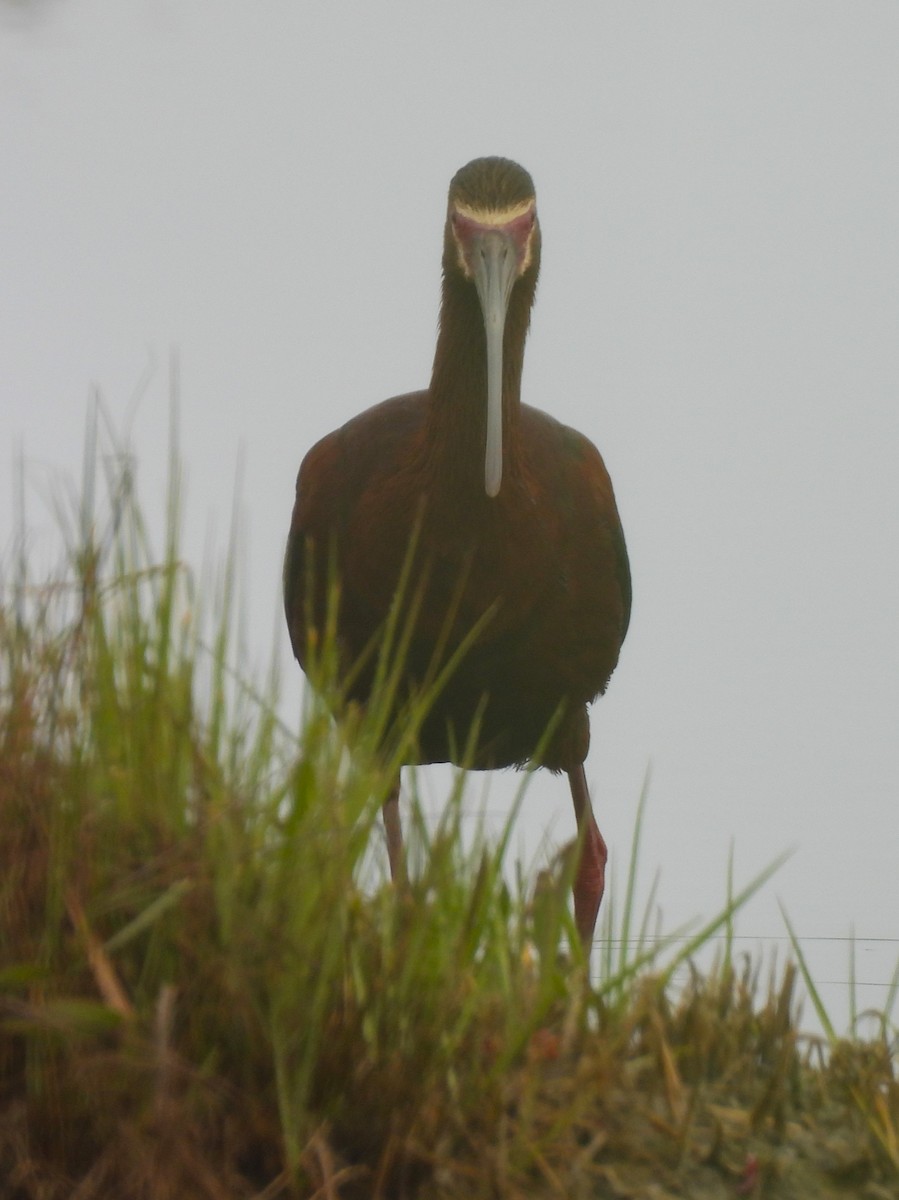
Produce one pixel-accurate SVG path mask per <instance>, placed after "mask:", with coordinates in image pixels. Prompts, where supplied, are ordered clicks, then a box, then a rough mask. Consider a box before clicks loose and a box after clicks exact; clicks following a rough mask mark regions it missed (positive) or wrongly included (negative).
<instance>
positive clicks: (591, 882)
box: [568, 763, 609, 955]
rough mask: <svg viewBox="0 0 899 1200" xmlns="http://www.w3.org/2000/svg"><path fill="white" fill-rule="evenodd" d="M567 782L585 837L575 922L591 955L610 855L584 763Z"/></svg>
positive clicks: (577, 880)
mask: <svg viewBox="0 0 899 1200" xmlns="http://www.w3.org/2000/svg"><path fill="white" fill-rule="evenodd" d="M568 782H569V784H570V785H571V798H572V800H573V801H574V813H575V816H576V817H577V827H578V831H579V832H580V833H581V835H582V842H581V859H580V862H579V863H578V867H577V874H576V875H575V879H574V921H575V924H576V925H577V931H578V933H579V934H580V935H581V941H582V942H583V943H584V949H585V951H586V952H587V954H588V955H589V953H590V949H591V947H592V945H593V930H594V929H595V927H596V916H597V913H598V912H599V903H600V901H601V900H602V894H603V890H604V889H605V885H606V859H607V858H608V857H609V852H608V850H607V849H606V844H605V842H604V841H603V837H602V834H601V833H600V832H599V826H598V825H597V824H596V818H595V817H594V816H593V806H592V805H591V803H590V793H589V792H588V791H587V776H586V774H585V773H584V765H583V763H578V765H577V766H576V767H573V768H572V769H571V770H570V771H569V772H568Z"/></svg>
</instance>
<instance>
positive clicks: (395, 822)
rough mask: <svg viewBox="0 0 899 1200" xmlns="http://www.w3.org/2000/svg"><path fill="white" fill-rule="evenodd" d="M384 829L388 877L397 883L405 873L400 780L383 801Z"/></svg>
mask: <svg viewBox="0 0 899 1200" xmlns="http://www.w3.org/2000/svg"><path fill="white" fill-rule="evenodd" d="M382 811H383V814H384V831H385V833H386V834H387V857H388V859H389V860H390V878H391V879H392V880H393V881H394V883H397V882H398V881H399V880H401V879H402V878H403V876H404V874H405V867H404V864H403V826H402V824H401V823H400V781H399V777H397V781H396V783H395V784H394V785H393V787H392V788H391V790H390V795H389V796H388V797H387V799H386V800H385V801H384V807H383V810H382Z"/></svg>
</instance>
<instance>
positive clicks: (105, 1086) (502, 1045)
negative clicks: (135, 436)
mask: <svg viewBox="0 0 899 1200" xmlns="http://www.w3.org/2000/svg"><path fill="white" fill-rule="evenodd" d="M130 464H131V459H130V456H129V453H128V450H127V447H123V446H121V445H119V444H118V443H117V441H116V439H115V436H114V434H113V431H112V430H111V429H110V427H109V425H108V423H107V422H105V418H104V417H103V414H102V409H100V408H98V409H97V410H96V412H95V413H94V415H93V417H92V420H91V422H90V423H89V429H88V436H87V438H86V453H85V470H84V479H83V484H82V488H81V492H80V495H79V496H78V497H77V500H76V502H75V504H74V505H72V504H71V503H70V504H69V505H68V507H66V506H63V507H62V508H61V509H60V513H59V519H60V521H61V523H62V525H63V527H64V528H65V529H66V530H67V531H68V542H67V562H66V566H65V570H64V571H63V572H61V576H60V578H59V579H57V580H54V581H52V582H50V583H45V582H41V581H37V580H33V579H31V578H30V577H29V575H28V563H27V556H26V555H24V554H17V555H14V560H13V569H12V575H11V578H10V580H9V582H8V583H7V584H6V586H5V590H4V603H3V605H2V608H0V857H2V862H3V863H4V871H3V875H2V878H0V1018H2V1026H0V1081H2V1082H0V1198H4V1197H7V1196H9V1197H16V1198H19V1197H24V1198H26V1200H30V1198H31V1197H41V1198H54V1200H55V1197H57V1196H59V1197H62V1196H65V1197H80V1198H81V1200H85V1198H90V1197H101V1196H102V1197H107V1196H113V1195H115V1196H129V1197H130V1196H135V1197H140V1196H146V1197H154V1198H155V1197H168V1196H171V1197H179V1198H180V1197H189V1196H204V1197H207V1196H208V1197H225V1196H228V1197H236V1196H247V1197H249V1196H256V1197H263V1196H265V1197H274V1196H279V1195H296V1196H309V1195H313V1194H314V1195H316V1196H338V1195H339V1196H342V1197H351V1196H356V1195H358V1196H364V1197H391V1196H406V1195H408V1196H411V1195H414V1194H417V1193H418V1192H420V1193H421V1194H422V1195H424V1194H427V1195H432V1196H461V1195H466V1196H468V1195H471V1196H481V1195H483V1196H487V1195H491V1196H496V1195H499V1196H514V1195H522V1194H528V1195H544V1194H546V1195H574V1194H583V1195H588V1194H591V1195H592V1194H600V1193H599V1192H598V1191H590V1190H589V1189H590V1188H595V1187H597V1186H598V1184H597V1181H598V1180H600V1179H601V1178H603V1177H604V1176H603V1170H605V1166H604V1164H605V1163H608V1162H612V1161H614V1162H617V1163H618V1167H617V1168H616V1169H619V1170H623V1169H625V1168H624V1166H623V1165H622V1164H625V1163H626V1162H628V1161H630V1162H633V1161H635V1156H636V1159H639V1158H640V1155H641V1154H642V1155H643V1156H644V1157H646V1156H647V1155H648V1156H649V1159H650V1160H654V1161H655V1163H656V1172H657V1175H658V1173H659V1172H663V1171H675V1172H677V1171H681V1172H683V1171H684V1170H685V1169H686V1167H687V1165H688V1164H690V1163H692V1162H694V1160H695V1161H698V1159H699V1158H702V1159H703V1161H705V1160H706V1159H708V1158H709V1156H710V1155H712V1153H713V1151H714V1154H716V1155H717V1156H718V1160H719V1161H718V1165H719V1168H720V1170H721V1171H724V1172H725V1174H726V1173H727V1171H731V1172H732V1173H733V1172H737V1176H739V1169H742V1168H739V1169H738V1167H739V1155H740V1154H741V1153H744V1151H745V1147H746V1145H748V1144H749V1139H751V1138H753V1137H756V1138H757V1137H761V1136H762V1135H763V1134H764V1135H765V1136H767V1134H766V1132H765V1131H766V1130H770V1129H774V1130H775V1132H776V1133H777V1135H778V1136H779V1137H781V1138H782V1137H783V1136H784V1131H785V1129H786V1127H787V1111H788V1108H789V1105H790V1103H791V1102H794V1101H795V1098H796V1096H798V1095H799V1094H800V1093H801V1092H802V1089H803V1088H808V1087H809V1086H810V1085H809V1083H808V1081H807V1079H806V1077H805V1076H804V1075H803V1067H802V1064H801V1061H800V1057H799V1052H798V1045H797V1034H796V1030H795V1021H794V1008H795V1000H794V993H793V982H794V974H793V973H792V972H787V974H786V975H785V976H784V977H783V979H782V980H779V981H777V980H775V979H773V978H772V980H771V982H770V984H769V986H768V989H767V993H766V994H761V995H760V986H759V982H758V971H757V968H755V967H752V966H751V965H750V964H746V965H744V966H743V967H742V968H741V967H739V966H738V965H737V964H735V963H734V962H733V960H732V958H731V954H730V949H729V946H730V943H729V942H728V943H727V945H728V950H727V953H726V954H725V956H724V960H723V961H722V962H721V963H719V965H718V968H717V969H716V970H715V971H714V972H713V974H712V976H711V977H710V978H707V979H703V978H701V977H700V976H699V975H698V974H696V973H695V972H694V973H693V974H691V976H690V980H689V982H688V984H687V985H686V987H684V988H682V989H680V990H679V991H674V990H673V989H672V988H671V986H670V980H671V976H672V973H673V971H674V970H675V968H676V967H678V966H682V965H683V964H684V963H687V962H688V961H689V960H690V959H691V956H692V955H693V954H694V953H695V952H696V950H697V949H698V948H699V947H700V946H701V945H702V944H703V943H704V942H705V941H707V939H708V938H709V937H710V936H711V935H712V934H713V933H715V932H717V930H719V929H720V928H724V929H725V930H727V931H729V930H730V929H731V926H732V921H733V917H734V913H735V912H736V911H737V909H738V908H739V907H740V905H741V904H742V903H744V902H745V900H746V899H747V898H748V896H749V895H751V894H752V892H753V891H755V890H756V889H757V888H758V887H760V886H761V885H762V884H763V883H764V882H765V880H766V879H767V878H768V877H769V875H770V873H771V871H772V870H774V869H775V868H776V865H777V864H774V865H773V866H772V867H771V868H769V869H768V870H767V871H765V872H763V873H762V874H761V875H760V876H759V877H757V878H756V879H755V880H753V881H751V882H750V884H749V885H747V886H746V887H744V888H743V889H742V890H739V891H736V892H734V889H733V886H732V884H731V885H729V891H728V898H727V901H726V903H725V905H724V907H723V909H722V912H721V913H720V914H719V915H718V916H717V917H716V918H715V919H714V920H712V921H711V922H708V923H707V924H706V925H704V926H703V927H702V928H701V930H700V931H699V933H698V934H696V935H694V936H693V937H692V938H689V939H684V938H683V937H677V936H675V937H673V938H672V939H670V940H669V941H666V940H665V939H662V940H661V941H660V940H659V939H658V938H657V937H656V936H654V935H653V936H651V930H650V913H651V912H652V911H653V904H654V896H655V889H654V888H653V890H652V892H651V905H650V907H649V908H648V909H647V911H646V913H644V914H643V915H642V916H638V914H637V913H636V911H635V899H634V897H635V879H636V870H637V862H638V856H639V855H638V847H639V832H640V825H641V822H642V820H643V814H644V806H645V795H644V797H643V799H641V801H640V804H639V805H638V808H637V817H636V824H635V833H634V845H633V853H632V857H631V863H630V870H629V873H628V877H627V880H626V881H625V888H624V898H623V902H622V905H621V909H620V913H621V915H620V916H619V915H618V911H619V910H618V904H617V902H616V900H615V897H614V896H613V895H610V896H609V898H608V899H607V902H606V909H605V917H604V921H605V925H604V928H603V934H602V943H603V945H602V948H601V950H600V960H601V961H600V970H599V976H598V980H596V981H591V979H590V978H589V976H588V973H587V969H586V964H585V963H584V962H583V958H582V956H581V955H580V951H579V950H578V949H577V948H575V949H573V950H571V951H569V950H568V949H567V946H568V945H569V944H571V945H573V946H575V947H576V946H577V939H576V937H575V936H574V930H573V925H572V919H571V916H570V913H569V909H568V897H569V888H570V882H571V876H572V872H573V869H574V855H573V853H571V852H568V853H566V854H562V855H560V856H559V857H558V858H557V859H556V860H555V861H554V863H553V865H552V866H551V867H550V868H548V869H547V870H545V871H543V872H541V873H540V874H539V875H538V877H537V878H536V879H535V880H533V881H531V880H527V879H524V878H522V879H521V884H520V888H519V892H520V894H518V893H513V892H512V891H510V889H509V886H508V884H507V882H506V880H505V877H504V873H503V869H502V867H503V859H504V855H505V852H506V849H507V845H508V841H509V836H510V830H511V827H512V822H513V821H514V817H515V809H514V808H513V812H512V814H511V815H510V817H509V820H508V822H507V824H506V826H505V828H504V830H503V832H502V834H501V836H500V837H499V839H498V840H496V841H495V842H492V841H490V840H489V839H488V838H487V836H486V835H485V834H484V832H483V830H482V829H480V830H478V832H477V833H476V835H475V836H474V838H473V839H463V838H462V837H461V836H460V825H461V820H462V813H463V803H464V796H463V791H464V782H463V779H462V777H461V776H460V777H459V780H458V783H457V785H456V786H455V787H454V789H453V791H452V792H451V794H450V795H449V796H448V797H447V802H446V806H445V810H444V813H443V815H442V817H441V819H440V820H439V822H438V823H437V826H436V828H431V827H430V826H429V824H428V823H427V822H426V820H425V819H424V816H423V814H422V811H421V809H420V807H419V806H418V805H417V802H416V799H415V797H414V796H413V798H412V802H411V816H410V820H409V822H408V823H409V836H408V843H409V846H408V854H409V861H410V872H409V879H408V881H407V883H406V884H405V885H404V886H402V887H400V888H395V887H393V886H392V885H391V884H390V883H389V882H388V880H387V875H386V859H385V855H384V851H383V847H382V840H381V830H380V823H379V815H380V810H381V805H382V803H383V801H384V799H385V797H386V795H387V793H388V790H389V788H390V787H391V785H392V782H393V779H394V777H395V774H396V771H397V768H398V764H399V762H400V761H401V759H402V754H403V746H402V743H401V742H400V743H399V744H398V745H397V746H396V747H395V748H394V750H393V751H392V752H391V753H389V754H387V755H385V754H384V753H383V751H381V750H380V749H379V747H380V746H381V745H382V744H383V733H384V729H385V722H386V714H387V712H388V711H389V709H390V708H391V705H392V700H393V695H394V690H395V679H396V675H395V667H394V666H393V665H392V664H393V659H392V657H391V653H392V650H393V649H397V648H398V650H399V651H400V652H401V649H402V639H403V636H404V633H403V630H402V629H401V628H400V627H399V625H396V626H395V627H394V628H393V630H392V632H391V634H390V638H389V639H388V646H389V648H390V650H391V653H388V652H384V654H385V657H384V658H383V660H382V662H381V663H380V664H379V672H380V676H381V687H380V689H379V690H378V691H377V694H376V697H375V699H374V701H373V703H372V704H371V705H370V706H369V707H368V708H367V709H366V710H365V711H360V710H355V711H350V712H348V713H346V714H345V719H343V720H341V721H340V722H335V720H334V719H333V716H332V711H331V707H332V705H333V703H334V695H335V693H336V692H337V691H338V690H339V685H338V682H337V680H336V678H335V672H334V658H335V655H334V652H333V643H332V641H331V640H330V639H329V638H328V637H326V638H325V639H324V642H323V644H322V645H321V647H320V653H319V655H318V657H317V663H316V666H315V668H314V673H315V675H316V682H317V684H318V690H317V691H312V690H307V692H306V696H305V702H304V713H303V721H302V728H301V730H300V732H299V734H297V733H295V732H294V731H293V730H291V729H289V728H286V727H285V726H284V724H283V723H282V722H281V720H280V719H279V717H278V708H277V699H278V695H277V672H276V670H275V669H274V668H272V669H270V671H269V673H268V676H267V679H266V680H265V681H264V682H263V683H262V684H259V683H258V682H256V681H254V680H253V679H248V678H247V677H246V676H245V675H243V674H241V673H240V672H238V671H236V670H235V666H234V659H235V655H234V651H233V639H234V629H235V606H236V601H235V596H236V578H235V576H236V572H235V566H234V563H235V550H234V546H233V543H232V549H231V555H230V557H229V559H228V561H227V563H226V565H225V568H224V570H223V571H222V573H221V575H220V578H219V580H218V582H217V584H216V585H215V586H214V587H208V586H204V585H201V583H200V582H198V580H197V579H196V577H195V576H194V574H193V572H192V571H191V570H190V568H189V567H188V565H187V564H186V563H185V562H184V561H183V560H182V558H181V553H180V525H181V500H180V467H179V463H178V457H177V450H176V447H174V445H173V450H172V458H171V473H170V484H169V492H168V496H169V499H168V506H167V514H166V524H165V535H164V548H163V550H162V552H161V554H158V555H157V554H156V553H155V552H154V549H153V546H152V539H151V536H150V533H149V532H148V529H147V526H146V523H145V521H144V519H143V517H142V514H141V510H140V506H139V504H138V502H137V498H136V496H135V494H134V488H133V471H132V469H131V465H130ZM23 525H24V520H23ZM23 537H24V531H23ZM439 682H440V681H439V679H437V680H435V686H439ZM427 703H428V698H427V696H425V697H422V698H420V700H419V701H417V702H416V704H418V705H420V707H419V708H416V707H415V705H413V707H412V708H411V709H410V710H409V712H408V713H407V714H406V716H407V720H408V727H409V729H410V730H414V728H415V725H416V722H417V721H420V719H421V718H422V716H423V713H424V711H425V708H426V705H427ZM516 807H517V806H516ZM635 929H636V930H637V933H636V938H634V937H633V936H632V935H633V931H634V930H635ZM652 932H653V934H654V931H652ZM866 1070H868V1068H866ZM850 1075H851V1072H850ZM859 1078H861V1076H858V1072H856V1076H852V1079H853V1080H854V1083H853V1084H852V1086H854V1087H856V1089H857V1090H858V1088H861V1087H862V1084H861V1083H859V1082H858V1079H859ZM864 1079H865V1080H867V1081H868V1082H867V1083H865V1085H864V1086H865V1088H866V1089H867V1090H865V1091H864V1097H865V1100H864V1104H865V1105H867V1108H865V1107H864V1105H862V1104H861V1103H856V1106H855V1110H854V1111H855V1112H856V1113H858V1112H863V1113H864V1120H863V1121H862V1123H861V1125H860V1129H861V1130H862V1132H864V1133H865V1136H869V1135H870V1138H871V1148H870V1152H868V1151H866V1153H867V1154H868V1158H867V1159H866V1162H869V1164H870V1165H869V1167H868V1168H866V1169H868V1170H869V1171H870V1173H871V1177H872V1178H875V1176H876V1177H877V1178H879V1177H880V1176H878V1175H877V1172H882V1171H883V1170H885V1169H886V1168H887V1167H888V1166H889V1165H890V1164H891V1162H892V1160H893V1149H894V1147H893V1143H892V1142H891V1141H890V1138H891V1137H892V1136H893V1135H894V1131H895V1128H896V1119H895V1114H896V1111H897V1108H896V1106H897V1104H899V1099H897V1095H896V1090H895V1085H894V1084H893V1083H892V1082H889V1081H891V1080H892V1076H889V1077H887V1076H885V1075H883V1072H882V1070H881V1073H880V1074H875V1075H872V1074H871V1073H870V1071H869V1072H868V1074H867V1075H865V1076H864ZM875 1079H876V1085H875V1084H874V1083H872V1082H871V1080H875ZM722 1081H723V1082H722ZM871 1087H875V1089H876V1094H877V1096H880V1097H881V1099H880V1100H877V1099H876V1098H872V1095H873V1093H872V1092H871ZM884 1087H886V1088H887V1091H884ZM890 1089H892V1090H890ZM850 1091H851V1089H850ZM860 1094H861V1093H860ZM884 1097H886V1098H885V1099H884ZM715 1104H717V1106H718V1108H719V1109H721V1110H722V1111H724V1108H727V1110H728V1111H729V1112H730V1113H731V1117H729V1118H728V1120H729V1121H730V1123H731V1125H733V1128H732V1129H731V1128H730V1126H728V1120H725V1118H724V1117H722V1116H720V1115H718V1116H716V1115H715ZM884 1105H885V1106H886V1107H884ZM734 1113H737V1114H739V1116H738V1117H734V1116H733V1114H734ZM872 1113H873V1114H874V1117H873V1118H871V1114H872ZM884 1113H885V1114H886V1115H885V1116H884ZM869 1118H870V1119H869ZM872 1120H876V1122H877V1124H876V1128H875V1125H872V1123H871V1122H872ZM865 1121H867V1124H865ZM715 1122H717V1126H716V1124H715ZM725 1126H727V1129H725ZM715 1128H718V1134H714V1130H715ZM872 1130H873V1131H874V1132H872ZM891 1131H892V1132H891ZM716 1137H717V1139H718V1140H717V1142H715V1141H714V1138H716ZM716 1145H717V1146H718V1149H717V1150H716V1149H715V1146H716ZM729 1146H734V1147H736V1149H735V1150H734V1151H733V1153H731V1151H730V1150H728V1149H727V1147H729ZM722 1147H724V1148H723V1149H722ZM614 1155H618V1158H617V1159H616V1158H612V1157H610V1156H614ZM734 1155H736V1158H734ZM622 1156H623V1157H622ZM744 1157H745V1153H744ZM734 1162H737V1163H738V1166H734V1165H733V1164H734ZM591 1181H592V1182H591ZM423 1188H424V1189H426V1190H424V1191H422V1190H421V1189H423ZM602 1194H606V1193H602ZM633 1194H637V1192H634V1193H633ZM696 1194H699V1193H696Z"/></svg>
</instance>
